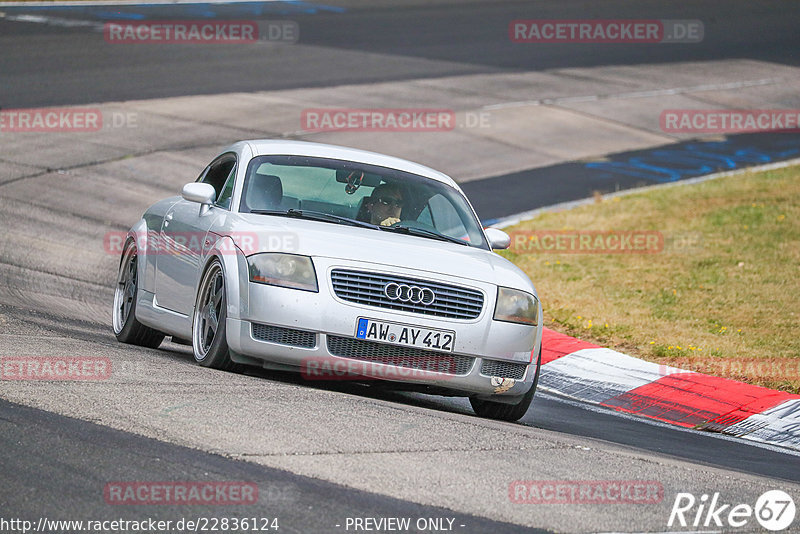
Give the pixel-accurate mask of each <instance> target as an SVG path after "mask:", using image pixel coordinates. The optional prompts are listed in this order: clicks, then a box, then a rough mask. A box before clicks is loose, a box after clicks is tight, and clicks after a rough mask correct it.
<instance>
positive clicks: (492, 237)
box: [484, 228, 511, 250]
mask: <svg viewBox="0 0 800 534" xmlns="http://www.w3.org/2000/svg"><path fill="white" fill-rule="evenodd" d="M484 232H485V233H486V239H488V240H489V246H490V247H492V250H502V249H507V248H508V247H509V245H511V237H509V235H508V234H507V233H505V232H504V231H502V230H500V229H499V228H486V229H485V230H484Z"/></svg>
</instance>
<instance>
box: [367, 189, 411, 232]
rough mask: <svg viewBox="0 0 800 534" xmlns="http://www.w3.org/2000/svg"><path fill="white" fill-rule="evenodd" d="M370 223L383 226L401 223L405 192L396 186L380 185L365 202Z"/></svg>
mask: <svg viewBox="0 0 800 534" xmlns="http://www.w3.org/2000/svg"><path fill="white" fill-rule="evenodd" d="M365 202H366V208H367V214H368V215H369V222H370V223H372V224H379V225H381V226H391V225H393V224H395V223H398V222H400V212H401V211H403V191H402V190H401V189H400V188H399V187H398V186H396V185H393V184H383V185H379V186H378V187H376V188H375V190H374V191H372V195H371V196H370V197H369V198H368V199H367V200H366V201H365Z"/></svg>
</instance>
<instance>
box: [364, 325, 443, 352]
mask: <svg viewBox="0 0 800 534" xmlns="http://www.w3.org/2000/svg"><path fill="white" fill-rule="evenodd" d="M356 337H357V338H358V339H364V340H367V341H378V342H380V343H389V344H391V345H400V346H403V347H414V348H417V349H425V350H436V351H440V352H453V346H454V345H455V343H456V334H455V332H450V331H448V330H437V329H432V328H419V327H416V326H411V325H407V324H401V323H390V322H387V321H376V320H375V319H366V318H364V317H359V318H358V320H357V321H356Z"/></svg>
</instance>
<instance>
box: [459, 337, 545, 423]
mask: <svg viewBox="0 0 800 534" xmlns="http://www.w3.org/2000/svg"><path fill="white" fill-rule="evenodd" d="M541 369H542V347H541V344H540V346H539V357H538V358H537V359H536V375H535V376H534V377H533V385H531V389H529V390H528V392H527V393H526V394H525V395H523V397H522V399H521V400H520V401H519V402H518V403H517V404H505V403H502V402H495V401H487V400H481V399H475V398H472V397H470V399H469V403H470V404H471V405H472V409H473V410H475V413H476V414H478V415H479V416H481V417H486V418H487V419H497V420H500V421H512V422H513V421H519V420H520V419H522V417H523V416H524V415H525V414H526V413H527V412H528V408H530V406H531V402H532V401H533V395H534V394H535V393H536V386H537V385H538V384H539V373H540V372H541Z"/></svg>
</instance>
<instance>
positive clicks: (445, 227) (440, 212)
mask: <svg viewBox="0 0 800 534" xmlns="http://www.w3.org/2000/svg"><path fill="white" fill-rule="evenodd" d="M428 206H429V207H430V210H431V218H432V219H433V221H434V222H435V226H436V229H437V230H438V231H440V232H441V233H443V234H446V235H450V236H454V237H461V236H463V235H466V233H467V229H466V228H465V227H464V223H463V222H461V217H459V216H458V212H457V211H456V209H455V208H454V207H453V205H452V204H451V203H450V201H449V200H447V198H445V197H444V196H442V195H434V196H433V197H431V199H430V200H429V201H428Z"/></svg>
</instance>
